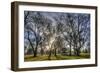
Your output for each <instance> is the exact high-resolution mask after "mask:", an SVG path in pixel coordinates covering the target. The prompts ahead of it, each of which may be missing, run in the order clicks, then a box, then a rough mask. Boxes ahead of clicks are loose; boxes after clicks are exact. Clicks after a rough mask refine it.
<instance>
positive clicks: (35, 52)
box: [34, 42, 38, 57]
mask: <svg viewBox="0 0 100 73" xmlns="http://www.w3.org/2000/svg"><path fill="white" fill-rule="evenodd" d="M37 49H38V42H36V48H35V50H34V57H37Z"/></svg>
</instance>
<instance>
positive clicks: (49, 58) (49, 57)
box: [48, 49, 51, 60]
mask: <svg viewBox="0 0 100 73" xmlns="http://www.w3.org/2000/svg"><path fill="white" fill-rule="evenodd" d="M48 60H51V49H50V51H49V56H48Z"/></svg>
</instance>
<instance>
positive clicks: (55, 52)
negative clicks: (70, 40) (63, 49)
mask: <svg viewBox="0 0 100 73" xmlns="http://www.w3.org/2000/svg"><path fill="white" fill-rule="evenodd" d="M54 52H55V53H54V55H55V56H57V51H56V48H55V49H54Z"/></svg>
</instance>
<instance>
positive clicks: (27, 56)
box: [24, 53, 90, 61]
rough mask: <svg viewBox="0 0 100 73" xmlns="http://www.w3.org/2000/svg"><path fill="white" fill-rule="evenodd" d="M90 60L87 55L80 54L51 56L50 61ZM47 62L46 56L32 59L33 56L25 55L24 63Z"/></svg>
mask: <svg viewBox="0 0 100 73" xmlns="http://www.w3.org/2000/svg"><path fill="white" fill-rule="evenodd" d="M87 58H90V55H89V54H88V53H81V54H80V56H63V55H60V54H58V55H57V56H54V55H52V56H51V57H50V60H74V59H87ZM44 60H49V59H48V55H43V56H41V55H38V56H37V57H33V55H25V57H24V61H44Z"/></svg>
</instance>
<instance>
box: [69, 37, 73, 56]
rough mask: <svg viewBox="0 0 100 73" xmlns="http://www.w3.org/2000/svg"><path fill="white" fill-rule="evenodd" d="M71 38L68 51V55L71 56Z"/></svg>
mask: <svg viewBox="0 0 100 73" xmlns="http://www.w3.org/2000/svg"><path fill="white" fill-rule="evenodd" d="M71 44H72V43H71V38H70V51H69V55H70V56H71Z"/></svg>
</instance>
